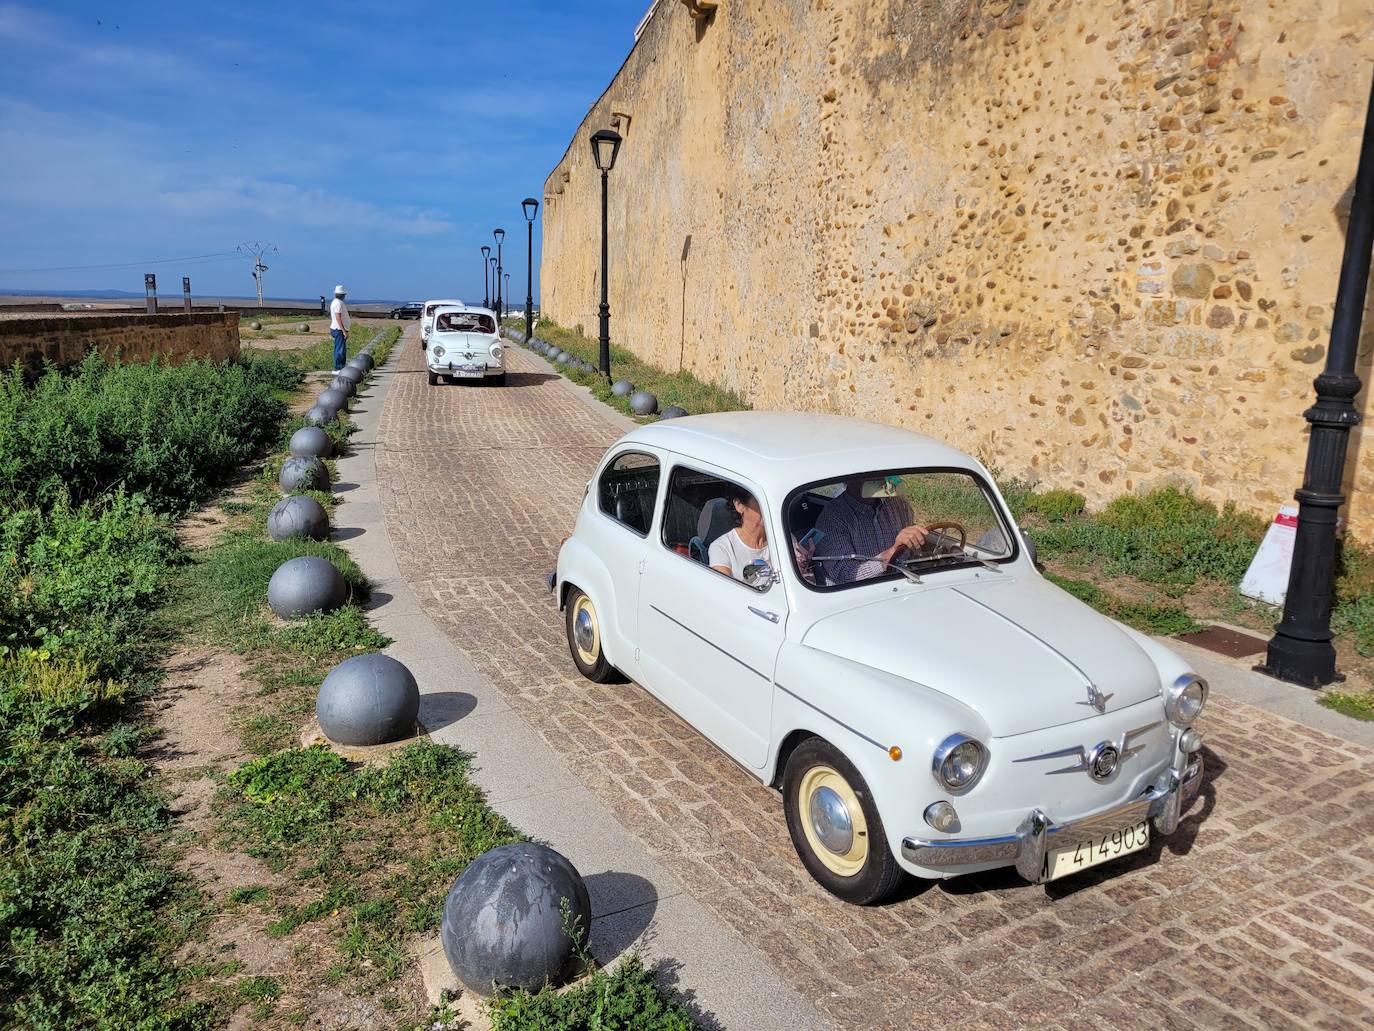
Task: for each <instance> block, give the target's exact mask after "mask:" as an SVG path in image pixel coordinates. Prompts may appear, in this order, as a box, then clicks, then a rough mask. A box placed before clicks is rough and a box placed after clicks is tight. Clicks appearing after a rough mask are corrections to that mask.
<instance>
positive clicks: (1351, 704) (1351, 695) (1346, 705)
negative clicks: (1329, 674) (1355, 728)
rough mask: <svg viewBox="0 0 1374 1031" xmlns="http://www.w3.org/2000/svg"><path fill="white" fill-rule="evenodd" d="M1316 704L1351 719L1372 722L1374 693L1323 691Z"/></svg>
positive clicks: (1373, 717)
mask: <svg viewBox="0 0 1374 1031" xmlns="http://www.w3.org/2000/svg"><path fill="white" fill-rule="evenodd" d="M1317 704H1318V705H1320V706H1323V707H1325V708H1327V709H1331V710H1332V711H1333V712H1339V713H1341V714H1343V715H1345V716H1349V717H1351V718H1352V719H1357V720H1366V721H1371V722H1374V691H1324V692H1322V693H1321V694H1320V695H1318V696H1317Z"/></svg>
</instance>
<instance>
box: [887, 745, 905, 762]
mask: <svg viewBox="0 0 1374 1031" xmlns="http://www.w3.org/2000/svg"><path fill="white" fill-rule="evenodd" d="M887 757H888V758H889V759H891V760H892V761H893V762H901V759H902V746H901V745H893V746H892V747H891V748H889V749H888V750H887Z"/></svg>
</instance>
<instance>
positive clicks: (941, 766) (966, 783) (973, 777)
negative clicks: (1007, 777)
mask: <svg viewBox="0 0 1374 1031" xmlns="http://www.w3.org/2000/svg"><path fill="white" fill-rule="evenodd" d="M987 762H988V752H987V749H986V748H984V747H983V746H982V745H980V744H979V743H978V742H977V741H975V740H974V739H973V738H971V737H969V736H968V735H967V734H951V735H950V736H949V737H947V738H945V739H944V741H942V742H940V747H939V748H937V749H935V756H934V759H933V760H932V762H931V770H932V772H933V773H934V774H935V779H936V780H937V781H939V782H940V784H942V785H943V786H944V787H946V788H948V789H949V790H950V791H966V790H967V789H968V788H970V787H972V786H973V784H974V782H976V781H977V780H978V778H979V777H981V776H982V775H983V768H984V767H985V766H987Z"/></svg>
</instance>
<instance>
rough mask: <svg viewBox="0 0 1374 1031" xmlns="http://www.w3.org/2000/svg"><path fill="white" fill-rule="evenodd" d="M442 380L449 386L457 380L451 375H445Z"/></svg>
mask: <svg viewBox="0 0 1374 1031" xmlns="http://www.w3.org/2000/svg"><path fill="white" fill-rule="evenodd" d="M444 382H445V383H447V384H448V385H449V386H453V384H455V383H457V382H458V381H457V380H456V379H454V378H453V377H452V376H445V377H444Z"/></svg>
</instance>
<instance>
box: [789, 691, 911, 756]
mask: <svg viewBox="0 0 1374 1031" xmlns="http://www.w3.org/2000/svg"><path fill="white" fill-rule="evenodd" d="M773 686H774V687H776V688H777V689H778V690H779V691H781V692H782V693H783V694H786V695H790V696H791V697H793V698H795V699H796V700H797V701H799V702H801V703H802V705H805V706H806V707H807V708H808V709H814V710H815V711H816V712H818V713H820V714H821V715H822V716H824V717H825V718H826V719H828V720H830V721H831V722H832V723H838V724H839V725H840V726H842V727H844V729H845V730H847V731H849V732H850V733H851V734H853V735H854V736H855V737H859V738H863V740H865V741H867V742H868V743H869V744H870V745H872V746H873V747H874V748H881V749H882V750H883V751H884V752H886V751H887V745H885V744H882V743H881V742H878V741H874V740H873V739H872V738H871V737H869V736H868V735H867V734H865V733H864V732H863V731H862V730H855V729H854V728H853V727H851V726H850V725H849V724H848V723H846V722H845V721H844V720H841V719H836V718H835V717H834V716H832V715H830V713H828V712H826V711H825V710H824V709H822V708H819V707H817V706H815V705H812V704H811V703H810V702H808V701H807V700H806V699H805V698H803V697H802V696H801V695H799V694H797V693H796V692H795V691H789V690H787V688H785V687H783V686H782V685H781V684H779V683H778V682H777V681H776V680H775V681H773Z"/></svg>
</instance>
